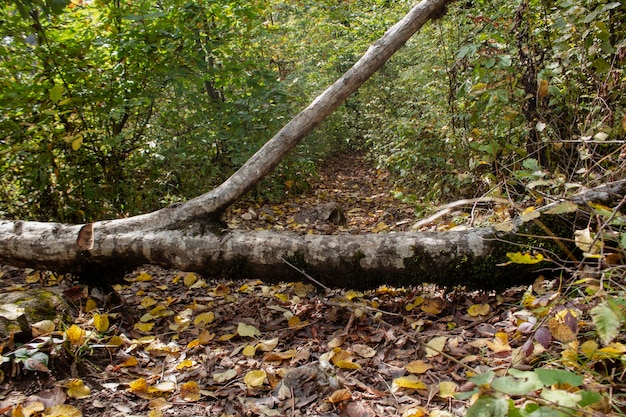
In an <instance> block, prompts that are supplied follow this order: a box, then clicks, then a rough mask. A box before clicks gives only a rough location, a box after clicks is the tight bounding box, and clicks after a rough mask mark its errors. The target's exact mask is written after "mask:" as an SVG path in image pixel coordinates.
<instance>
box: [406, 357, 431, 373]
mask: <svg viewBox="0 0 626 417" xmlns="http://www.w3.org/2000/svg"><path fill="white" fill-rule="evenodd" d="M429 369H433V366H432V365H430V364H428V363H426V362H424V361H423V360H417V361H413V362H411V363H409V364H408V365H407V366H406V370H407V371H409V372H410V373H412V374H423V373H424V372H426V371H428V370H429Z"/></svg>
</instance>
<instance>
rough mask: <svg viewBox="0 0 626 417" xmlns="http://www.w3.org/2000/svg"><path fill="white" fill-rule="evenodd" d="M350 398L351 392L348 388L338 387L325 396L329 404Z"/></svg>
mask: <svg viewBox="0 0 626 417" xmlns="http://www.w3.org/2000/svg"><path fill="white" fill-rule="evenodd" d="M351 398H352V393H351V392H350V390H348V389H345V388H343V389H338V390H337V391H335V392H333V393H332V394H331V395H330V396H329V397H328V398H326V402H328V403H331V404H338V403H340V402H343V401H347V400H350V399H351Z"/></svg>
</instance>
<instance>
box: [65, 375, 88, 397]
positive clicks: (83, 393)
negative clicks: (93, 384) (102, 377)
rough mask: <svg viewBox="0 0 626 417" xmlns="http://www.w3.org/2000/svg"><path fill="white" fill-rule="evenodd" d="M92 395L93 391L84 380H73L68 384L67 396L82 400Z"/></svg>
mask: <svg viewBox="0 0 626 417" xmlns="http://www.w3.org/2000/svg"><path fill="white" fill-rule="evenodd" d="M90 395H91V389H89V387H88V386H86V385H85V383H84V382H83V380H82V379H72V380H71V381H70V382H69V383H68V384H67V396H68V397H71V398H76V399H81V398H88V397H89V396H90Z"/></svg>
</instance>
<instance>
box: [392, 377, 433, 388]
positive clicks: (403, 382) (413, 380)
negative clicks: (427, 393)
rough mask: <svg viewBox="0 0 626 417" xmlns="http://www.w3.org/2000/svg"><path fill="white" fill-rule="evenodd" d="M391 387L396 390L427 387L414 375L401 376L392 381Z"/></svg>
mask: <svg viewBox="0 0 626 417" xmlns="http://www.w3.org/2000/svg"><path fill="white" fill-rule="evenodd" d="M393 385H394V386H396V387H398V388H408V389H426V388H427V386H426V384H424V383H423V382H422V381H421V380H420V379H419V378H418V377H416V376H415V375H409V376H401V377H400V378H396V379H394V380H393Z"/></svg>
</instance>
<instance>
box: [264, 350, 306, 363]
mask: <svg viewBox="0 0 626 417" xmlns="http://www.w3.org/2000/svg"><path fill="white" fill-rule="evenodd" d="M297 354H298V351H297V350H296V349H289V350H286V351H284V352H268V353H266V354H265V355H263V360H264V361H265V362H281V361H284V360H287V359H292V358H295V357H296V355H297Z"/></svg>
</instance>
